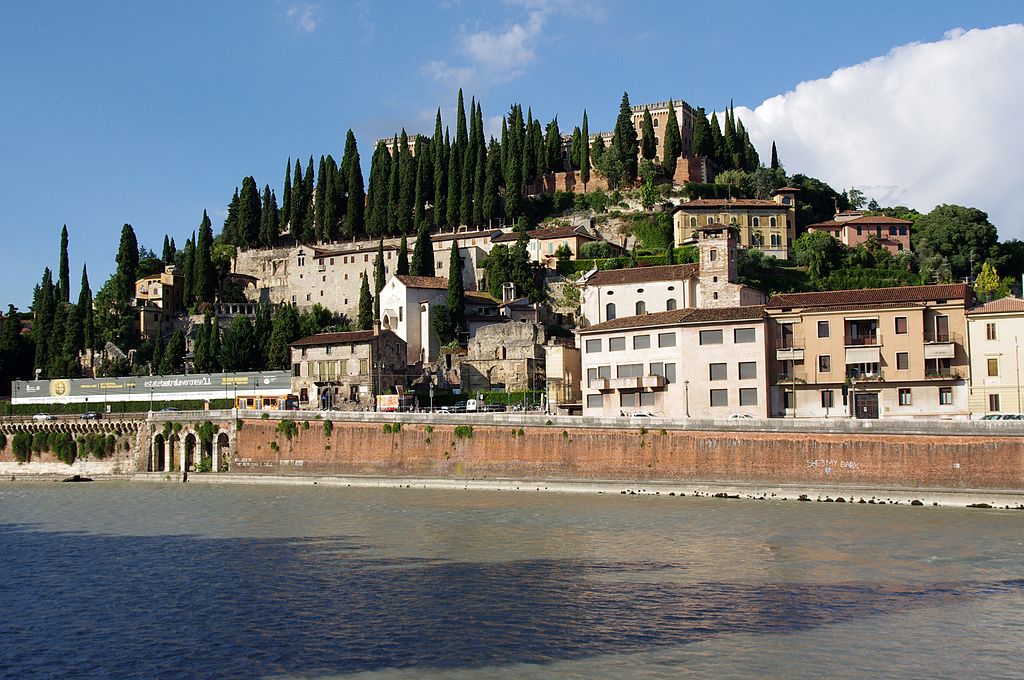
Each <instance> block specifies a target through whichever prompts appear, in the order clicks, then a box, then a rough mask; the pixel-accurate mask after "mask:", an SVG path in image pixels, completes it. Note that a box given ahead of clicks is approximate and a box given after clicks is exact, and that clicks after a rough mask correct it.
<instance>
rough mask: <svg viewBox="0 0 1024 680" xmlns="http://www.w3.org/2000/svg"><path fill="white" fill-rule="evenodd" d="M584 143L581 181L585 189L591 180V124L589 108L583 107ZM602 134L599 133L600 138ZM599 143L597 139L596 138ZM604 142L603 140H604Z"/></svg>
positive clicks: (581, 150) (581, 153) (582, 134)
mask: <svg viewBox="0 0 1024 680" xmlns="http://www.w3.org/2000/svg"><path fill="white" fill-rule="evenodd" d="M580 138H581V140H582V143H581V145H580V181H581V182H583V191H584V192H585V191H586V190H587V182H589V181H590V126H589V125H588V124H587V110H586V109H583V128H582V130H581V131H580ZM600 138H601V136H600V135H598V139H600ZM594 144H597V140H596V139H595V140H594ZM602 144H603V142H602Z"/></svg>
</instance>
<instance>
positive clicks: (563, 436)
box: [562, 430, 569, 441]
mask: <svg viewBox="0 0 1024 680" xmlns="http://www.w3.org/2000/svg"><path fill="white" fill-rule="evenodd" d="M562 439H564V440H565V441H569V433H568V432H567V431H566V430H562Z"/></svg>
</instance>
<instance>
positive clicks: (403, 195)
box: [395, 128, 416, 234]
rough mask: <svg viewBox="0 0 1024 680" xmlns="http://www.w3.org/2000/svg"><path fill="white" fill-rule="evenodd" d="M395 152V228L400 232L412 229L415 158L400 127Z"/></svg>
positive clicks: (403, 130)
mask: <svg viewBox="0 0 1024 680" xmlns="http://www.w3.org/2000/svg"><path fill="white" fill-rule="evenodd" d="M398 145H399V148H398V150H397V152H396V154H395V156H396V157H397V159H398V211H397V212H398V214H397V220H396V223H395V228H396V229H397V230H398V233H400V234H408V233H409V232H410V231H412V229H413V222H412V219H413V204H414V203H415V200H416V159H415V158H414V157H413V155H412V153H410V151H409V136H408V135H407V134H406V133H405V128H402V136H401V137H399V140H398Z"/></svg>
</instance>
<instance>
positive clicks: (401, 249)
mask: <svg viewBox="0 0 1024 680" xmlns="http://www.w3.org/2000/svg"><path fill="white" fill-rule="evenodd" d="M408 273H409V242H408V241H406V239H405V234H402V240H401V242H400V243H399V244H398V261H397V262H395V274H400V275H402V276H405V275H406V274H408Z"/></svg>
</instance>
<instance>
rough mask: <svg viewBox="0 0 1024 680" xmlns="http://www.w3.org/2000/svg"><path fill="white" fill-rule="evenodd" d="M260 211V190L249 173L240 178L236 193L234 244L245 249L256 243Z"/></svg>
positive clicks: (258, 233) (258, 232)
mask: <svg viewBox="0 0 1024 680" xmlns="http://www.w3.org/2000/svg"><path fill="white" fill-rule="evenodd" d="M260 212H261V208H260V190H259V188H258V187H257V186H256V180H255V179H253V177H252V176H251V175H250V176H249V177H246V178H245V179H243V180H242V191H241V193H239V195H238V241H237V242H236V244H235V245H237V246H239V247H240V248H243V249H247V248H252V247H253V246H255V245H256V244H257V243H258V241H259V236H260Z"/></svg>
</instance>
